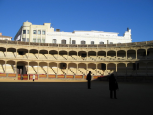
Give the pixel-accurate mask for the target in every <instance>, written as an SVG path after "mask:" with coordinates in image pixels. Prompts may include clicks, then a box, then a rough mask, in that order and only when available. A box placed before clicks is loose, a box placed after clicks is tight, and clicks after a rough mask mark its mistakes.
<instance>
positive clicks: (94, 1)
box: [0, 0, 153, 42]
mask: <svg viewBox="0 0 153 115" xmlns="http://www.w3.org/2000/svg"><path fill="white" fill-rule="evenodd" d="M27 20H28V21H29V22H32V23H33V24H37V25H42V24H43V23H48V22H49V23H50V22H51V23H52V24H51V25H52V26H53V27H54V28H55V29H61V31H65V32H73V31H74V30H85V31H90V30H97V31H105V32H118V33H119V36H123V34H124V32H125V31H126V30H127V27H129V28H130V29H131V30H132V41H133V42H140V41H150V40H153V36H152V33H153V0H0V32H2V34H3V35H5V36H11V37H13V38H14V36H15V34H16V33H17V31H18V30H19V28H20V27H21V25H22V24H23V22H25V21H27Z"/></svg>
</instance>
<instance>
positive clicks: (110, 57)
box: [107, 50, 116, 60]
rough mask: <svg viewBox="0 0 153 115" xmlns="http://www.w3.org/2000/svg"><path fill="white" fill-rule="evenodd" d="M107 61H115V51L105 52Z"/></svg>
mask: <svg viewBox="0 0 153 115" xmlns="http://www.w3.org/2000/svg"><path fill="white" fill-rule="evenodd" d="M107 59H108V60H115V59H116V51H113V50H110V51H108V52H107Z"/></svg>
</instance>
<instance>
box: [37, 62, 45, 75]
mask: <svg viewBox="0 0 153 115" xmlns="http://www.w3.org/2000/svg"><path fill="white" fill-rule="evenodd" d="M46 67H47V63H46V62H40V63H39V66H38V73H39V74H47V68H46ZM45 68H46V69H45Z"/></svg>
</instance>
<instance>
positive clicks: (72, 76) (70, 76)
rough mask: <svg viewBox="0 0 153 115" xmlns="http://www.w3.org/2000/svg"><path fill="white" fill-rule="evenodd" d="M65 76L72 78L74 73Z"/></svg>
mask: <svg viewBox="0 0 153 115" xmlns="http://www.w3.org/2000/svg"><path fill="white" fill-rule="evenodd" d="M66 78H74V75H66Z"/></svg>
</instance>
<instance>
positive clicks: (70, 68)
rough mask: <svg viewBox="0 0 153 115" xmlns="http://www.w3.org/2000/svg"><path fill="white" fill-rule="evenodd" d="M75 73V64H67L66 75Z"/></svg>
mask: <svg viewBox="0 0 153 115" xmlns="http://www.w3.org/2000/svg"><path fill="white" fill-rule="evenodd" d="M76 73H77V64H75V63H69V64H68V72H67V74H68V75H76Z"/></svg>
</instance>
